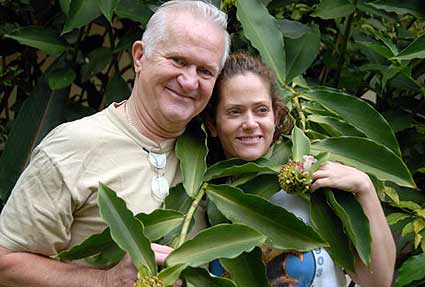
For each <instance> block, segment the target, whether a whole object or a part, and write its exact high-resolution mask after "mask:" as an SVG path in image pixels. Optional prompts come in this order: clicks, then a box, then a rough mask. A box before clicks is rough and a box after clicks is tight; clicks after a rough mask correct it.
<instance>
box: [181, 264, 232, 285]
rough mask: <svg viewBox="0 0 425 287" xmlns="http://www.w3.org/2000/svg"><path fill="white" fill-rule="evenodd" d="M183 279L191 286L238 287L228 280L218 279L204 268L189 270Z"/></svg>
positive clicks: (185, 272) (184, 273)
mask: <svg viewBox="0 0 425 287" xmlns="http://www.w3.org/2000/svg"><path fill="white" fill-rule="evenodd" d="M183 277H184V279H185V280H187V281H188V282H189V283H191V286H196V287H198V286H199V287H236V284H235V283H234V282H233V281H231V280H229V279H226V278H221V277H216V276H214V275H212V274H210V273H209V272H208V271H207V270H205V269H204V268H191V267H189V268H187V269H186V270H185V271H184V272H183Z"/></svg>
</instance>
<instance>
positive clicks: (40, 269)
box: [0, 244, 173, 287]
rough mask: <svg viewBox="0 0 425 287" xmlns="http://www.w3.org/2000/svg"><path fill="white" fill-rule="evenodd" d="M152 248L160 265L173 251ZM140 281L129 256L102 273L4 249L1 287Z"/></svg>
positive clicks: (110, 285)
mask: <svg viewBox="0 0 425 287" xmlns="http://www.w3.org/2000/svg"><path fill="white" fill-rule="evenodd" d="M151 247H152V249H153V250H154V253H155V257H156V262H157V263H158V264H163V263H164V260H165V258H166V257H167V256H168V254H170V252H171V251H172V250H173V249H172V248H170V247H168V246H163V245H159V244H152V246H151ZM136 280H137V270H136V268H135V267H134V266H133V264H132V262H131V260H130V257H129V256H125V257H124V259H123V260H121V262H120V263H118V264H117V265H116V266H114V267H112V268H111V269H107V270H101V269H95V268H91V267H87V266H81V265H76V264H73V263H64V262H60V261H56V260H54V259H51V258H49V257H44V256H41V255H36V254H32V253H27V252H14V251H10V250H9V249H7V248H4V247H1V246H0V287H21V286H26V287H40V286H43V287H57V286H61V287H74V286H75V287H84V286H90V287H132V286H133V285H134V282H135V281H136Z"/></svg>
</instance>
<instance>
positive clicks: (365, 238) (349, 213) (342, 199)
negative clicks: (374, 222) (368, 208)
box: [325, 190, 372, 266]
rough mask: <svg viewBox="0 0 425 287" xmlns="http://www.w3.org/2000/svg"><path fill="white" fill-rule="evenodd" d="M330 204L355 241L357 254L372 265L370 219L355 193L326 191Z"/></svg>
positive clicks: (367, 263)
mask: <svg viewBox="0 0 425 287" xmlns="http://www.w3.org/2000/svg"><path fill="white" fill-rule="evenodd" d="M325 194H326V198H327V200H328V203H329V205H330V206H331V207H332V209H333V210H334V211H335V214H336V215H337V216H338V217H339V219H340V220H341V222H342V224H343V225H344V230H345V231H346V233H347V235H348V237H349V238H350V239H351V242H353V244H354V247H355V248H356V250H357V254H358V255H359V257H360V259H361V260H362V261H363V263H364V264H365V265H367V266H370V261H371V259H372V254H371V253H372V238H371V236H370V229H369V220H368V219H367V217H366V215H365V214H364V213H363V208H362V207H361V205H360V203H359V202H358V201H357V200H356V199H355V197H354V195H353V194H351V193H349V192H344V191H331V190H327V191H325Z"/></svg>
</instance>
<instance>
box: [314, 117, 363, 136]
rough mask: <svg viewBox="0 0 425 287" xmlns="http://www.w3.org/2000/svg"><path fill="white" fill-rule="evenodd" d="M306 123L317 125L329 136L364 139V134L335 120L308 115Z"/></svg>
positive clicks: (345, 123) (343, 122)
mask: <svg viewBox="0 0 425 287" xmlns="http://www.w3.org/2000/svg"><path fill="white" fill-rule="evenodd" d="M307 119H308V121H311V122H315V123H318V124H319V125H320V126H321V127H322V128H323V129H324V130H326V131H327V132H328V134H329V135H330V136H333V137H338V136H355V137H366V135H365V134H364V133H362V132H361V131H359V130H358V129H356V128H355V127H353V126H352V125H350V124H348V123H347V122H345V121H342V120H340V119H337V118H333V117H328V116H320V115H310V116H308V118H307Z"/></svg>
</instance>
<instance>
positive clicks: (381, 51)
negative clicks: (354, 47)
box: [356, 41, 394, 59]
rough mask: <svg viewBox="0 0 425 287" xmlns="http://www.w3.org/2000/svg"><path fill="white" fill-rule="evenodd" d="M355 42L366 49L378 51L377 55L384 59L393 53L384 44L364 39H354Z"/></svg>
mask: <svg viewBox="0 0 425 287" xmlns="http://www.w3.org/2000/svg"><path fill="white" fill-rule="evenodd" d="M356 43H357V44H360V45H361V46H364V47H366V48H368V49H371V50H372V51H374V52H376V53H378V54H379V55H381V56H383V57H385V59H389V58H391V57H392V56H394V54H393V53H392V52H391V50H390V49H389V48H387V47H386V46H384V45H381V44H378V43H373V42H366V41H356Z"/></svg>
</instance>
